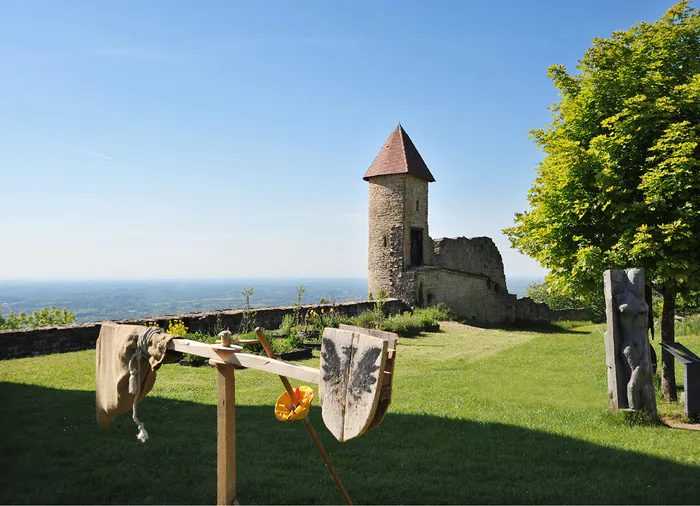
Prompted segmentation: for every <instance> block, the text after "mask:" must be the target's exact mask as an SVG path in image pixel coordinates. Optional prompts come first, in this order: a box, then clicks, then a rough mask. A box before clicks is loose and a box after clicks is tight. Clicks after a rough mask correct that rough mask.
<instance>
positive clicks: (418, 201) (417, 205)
mask: <svg viewBox="0 0 700 506" xmlns="http://www.w3.org/2000/svg"><path fill="white" fill-rule="evenodd" d="M419 205H420V200H416V211H418V207H419Z"/></svg>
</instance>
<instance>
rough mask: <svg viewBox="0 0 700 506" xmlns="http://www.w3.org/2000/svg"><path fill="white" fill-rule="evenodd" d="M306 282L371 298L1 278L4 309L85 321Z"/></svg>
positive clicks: (180, 283) (273, 296) (348, 288)
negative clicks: (53, 311)
mask: <svg viewBox="0 0 700 506" xmlns="http://www.w3.org/2000/svg"><path fill="white" fill-rule="evenodd" d="M533 281H535V279H533V278H519V277H513V278H512V279H509V280H508V289H509V291H510V293H516V294H518V296H520V297H522V296H524V295H525V291H526V288H527V286H528V285H529V284H530V283H532V282H533ZM301 285H304V287H306V289H307V291H306V293H304V296H303V297H304V299H303V302H305V303H307V304H310V303H314V302H318V301H319V300H320V299H322V298H323V299H326V300H330V299H333V298H334V299H335V301H336V302H344V301H351V300H364V299H366V298H367V279H366V278H365V279H363V278H327V279H272V278H270V279H263V278H258V279H220V280H177V279H165V280H128V281H2V282H0V311H2V312H3V313H4V314H7V313H8V312H10V311H14V312H16V313H18V312H19V311H25V312H28V313H29V312H32V311H38V310H40V309H41V308H43V307H50V306H56V307H58V308H66V309H68V311H70V312H72V313H73V314H75V316H76V319H77V320H78V321H81V322H89V321H102V320H118V319H122V318H138V317H146V316H158V315H164V314H180V313H186V312H190V311H208V310H213V309H231V308H237V307H242V306H243V305H244V304H245V297H244V296H243V294H242V293H241V292H243V291H244V290H246V289H248V288H253V290H254V294H253V296H252V297H251V301H250V302H251V306H253V307H256V308H259V307H269V306H282V305H289V304H293V303H294V302H296V299H297V290H296V288H297V287H298V286H301Z"/></svg>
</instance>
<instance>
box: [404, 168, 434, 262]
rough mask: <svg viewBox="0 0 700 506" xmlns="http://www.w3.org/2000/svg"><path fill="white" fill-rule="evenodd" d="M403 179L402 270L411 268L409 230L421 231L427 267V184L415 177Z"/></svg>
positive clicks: (428, 258)
mask: <svg viewBox="0 0 700 506" xmlns="http://www.w3.org/2000/svg"><path fill="white" fill-rule="evenodd" d="M404 177H405V201H404V216H405V224H406V226H405V228H404V242H403V252H404V253H403V268H404V269H408V268H409V267H411V229H412V228H420V229H422V230H423V263H424V264H427V265H429V264H430V258H431V257H432V244H431V239H430V234H429V233H428V182H427V181H426V180H425V179H421V178H419V177H416V176H404Z"/></svg>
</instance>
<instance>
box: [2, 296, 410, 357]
mask: <svg viewBox="0 0 700 506" xmlns="http://www.w3.org/2000/svg"><path fill="white" fill-rule="evenodd" d="M372 307H374V302H372V301H360V302H341V303H339V304H336V306H335V310H336V311H338V312H340V313H343V314H345V315H347V316H356V315H358V314H359V313H361V312H362V311H365V310H367V309H371V308H372ZM322 308H323V309H325V310H326V311H328V309H330V308H331V306H330V305H321V304H314V305H307V306H303V309H302V311H303V312H304V314H305V313H306V312H307V311H308V310H310V309H315V310H316V311H318V312H321V309H322ZM384 309H385V311H386V312H388V313H398V312H402V311H405V310H406V309H408V307H407V306H406V305H405V304H404V303H403V302H402V301H400V300H397V299H390V300H388V301H387V303H386V305H385V306H384ZM255 311H257V316H256V324H257V325H258V326H260V327H263V328H266V329H276V328H278V327H279V326H280V324H281V323H282V318H283V316H284V315H286V314H292V313H293V312H294V306H279V307H270V308H261V309H256V310H255ZM242 316H243V310H242V309H225V310H219V311H207V312H203V313H185V314H181V315H164V316H156V317H153V318H130V319H126V320H117V323H123V324H131V325H143V324H144V323H146V322H149V321H155V322H156V323H158V325H159V326H160V327H161V328H163V329H165V328H167V327H168V322H169V321H172V320H182V321H183V322H184V324H185V325H186V326H187V328H188V329H189V330H190V331H191V332H196V331H198V330H199V331H202V332H205V333H213V332H214V330H215V329H216V328H217V326H221V327H223V328H229V329H230V330H231V331H233V332H235V331H237V330H238V326H239V325H240V323H241V318H242ZM99 334H100V322H91V323H78V324H73V325H61V326H56V327H39V328H34V329H17V330H0V359H7V358H19V357H28V356H34V355H45V354H49V353H63V352H68V351H78V350H87V349H91V348H94V347H95V342H96V341H97V337H98V336H99Z"/></svg>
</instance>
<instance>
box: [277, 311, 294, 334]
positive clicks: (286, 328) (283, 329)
mask: <svg viewBox="0 0 700 506" xmlns="http://www.w3.org/2000/svg"><path fill="white" fill-rule="evenodd" d="M293 330H294V315H291V314H286V315H284V316H283V317H282V323H281V324H280V334H282V335H283V336H289V335H291V334H292V332H293Z"/></svg>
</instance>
